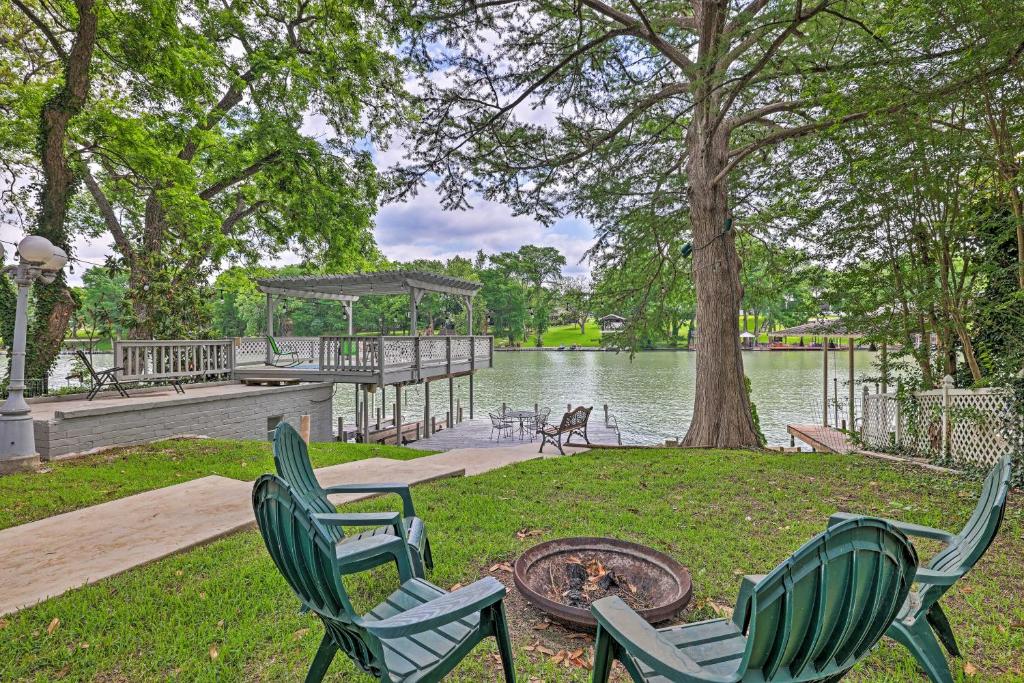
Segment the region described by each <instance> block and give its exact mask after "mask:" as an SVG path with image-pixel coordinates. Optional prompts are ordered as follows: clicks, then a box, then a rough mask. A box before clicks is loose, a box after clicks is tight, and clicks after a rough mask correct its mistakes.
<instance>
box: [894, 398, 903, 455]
mask: <svg viewBox="0 0 1024 683" xmlns="http://www.w3.org/2000/svg"><path fill="white" fill-rule="evenodd" d="M901 388H902V382H897V383H896V447H897V448H902V447H903V415H902V414H901V413H902V412H903V411H902V410H900V394H901V393H903V392H902V391H900V389H901Z"/></svg>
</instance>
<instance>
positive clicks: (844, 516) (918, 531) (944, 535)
mask: <svg viewBox="0 0 1024 683" xmlns="http://www.w3.org/2000/svg"><path fill="white" fill-rule="evenodd" d="M863 516H864V515H855V514H853V513H851V512H837V513H835V514H834V515H832V516H831V517H829V518H828V526H829V528H831V527H834V526H835V525H837V524H840V523H842V522H845V521H847V520H849V519H854V518H855V517H863ZM885 521H886V522H888V523H889V524H892V525H893V526H894V527H896V528H897V529H899V530H900V531H902V532H903V533H905V534H906V535H907V536H918V537H920V538H930V539H933V540H936V541H942V542H943V543H945V544H947V545H949V544H950V543H952V542H953V541H954V540H956V536H954V535H953V534H951V533H949V532H948V531H943V530H942V529H933V528H932V527H930V526H921V525H920V524H911V523H910V522H899V521H896V520H894V519H886V520H885Z"/></svg>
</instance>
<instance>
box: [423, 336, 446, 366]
mask: <svg viewBox="0 0 1024 683" xmlns="http://www.w3.org/2000/svg"><path fill="white" fill-rule="evenodd" d="M447 358H448V340H447V339H445V338H444V337H420V361H421V362H423V363H429V364H437V363H444V362H445V361H446V360H447Z"/></svg>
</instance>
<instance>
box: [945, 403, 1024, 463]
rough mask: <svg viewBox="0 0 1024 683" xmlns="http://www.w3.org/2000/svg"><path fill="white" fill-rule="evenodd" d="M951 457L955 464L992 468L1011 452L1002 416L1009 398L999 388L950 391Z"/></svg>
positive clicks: (1007, 406)
mask: <svg viewBox="0 0 1024 683" xmlns="http://www.w3.org/2000/svg"><path fill="white" fill-rule="evenodd" d="M950 403H951V405H950V410H949V437H948V439H949V456H950V458H951V459H952V460H953V462H961V461H963V462H970V463H972V464H976V465H992V464H994V463H995V461H996V460H998V459H999V458H1000V457H1001V456H1002V455H1004V454H1005V453H1008V452H1009V451H1010V450H1011V446H1010V443H1009V442H1008V441H1007V439H1006V436H1005V434H1004V423H1003V414H1004V413H1005V412H1006V411H1007V410H1009V399H1008V397H1007V396H1006V394H1005V393H1003V392H1001V391H999V390H998V389H977V390H974V391H971V390H967V389H954V390H952V391H951V392H950Z"/></svg>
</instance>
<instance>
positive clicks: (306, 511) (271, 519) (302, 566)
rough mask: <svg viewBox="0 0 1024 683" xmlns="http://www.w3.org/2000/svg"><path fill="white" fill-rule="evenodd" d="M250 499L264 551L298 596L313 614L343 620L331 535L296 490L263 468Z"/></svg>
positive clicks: (344, 604)
mask: <svg viewBox="0 0 1024 683" xmlns="http://www.w3.org/2000/svg"><path fill="white" fill-rule="evenodd" d="M252 505H253V512H254V513H255V514H256V524H257V526H258V527H259V529H260V534H262V536H263V540H264V542H265V543H266V546H267V551H268V552H269V553H270V557H271V558H272V559H273V560H274V564H276V565H277V568H278V569H279V570H280V572H281V575H282V576H284V578H285V581H287V582H288V585H289V586H291V588H292V590H293V591H295V594H296V595H297V596H298V597H299V600H301V601H302V603H303V604H304V605H306V606H307V607H309V608H310V609H311V610H313V611H315V612H316V613H317V614H320V615H322V616H327V617H330V618H335V619H342V620H344V621H349V620H350V618H351V615H352V605H351V603H350V602H349V599H348V594H347V593H346V592H345V588H344V586H343V585H342V583H341V581H340V579H339V576H340V575H341V572H340V571H339V569H338V566H337V559H336V555H335V550H334V541H333V540H332V539H330V538H329V537H328V536H327V534H326V532H325V528H324V526H323V525H322V524H319V523H317V522H316V520H315V519H313V517H312V512H313V511H312V510H311V509H310V508H309V507H308V506H307V505H306V504H305V503H304V502H303V500H302V497H301V496H300V495H299V494H298V492H296V491H295V490H294V489H293V488H292V487H291V486H290V485H289V484H288V482H286V481H285V480H284V479H282V478H280V477H277V476H275V475H273V474H265V475H263V476H262V477H260V478H259V479H257V480H256V483H255V485H254V486H253V491H252Z"/></svg>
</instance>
